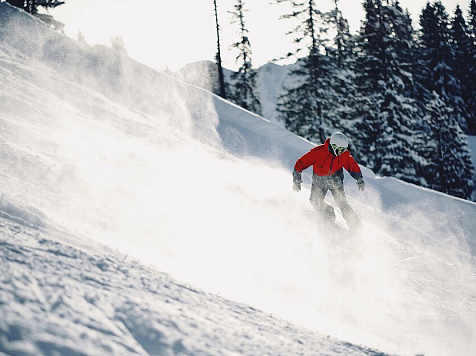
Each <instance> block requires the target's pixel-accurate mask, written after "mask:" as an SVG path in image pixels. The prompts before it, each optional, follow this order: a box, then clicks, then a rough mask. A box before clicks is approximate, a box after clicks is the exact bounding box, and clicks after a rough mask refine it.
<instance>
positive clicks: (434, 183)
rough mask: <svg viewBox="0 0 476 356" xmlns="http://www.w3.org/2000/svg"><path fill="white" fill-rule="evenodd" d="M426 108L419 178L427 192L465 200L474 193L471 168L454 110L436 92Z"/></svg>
mask: <svg viewBox="0 0 476 356" xmlns="http://www.w3.org/2000/svg"><path fill="white" fill-rule="evenodd" d="M426 108H427V111H426V115H425V117H424V124H425V125H426V128H427V132H426V134H427V135H426V136H425V137H424V140H422V141H420V143H423V145H422V146H421V147H419V148H420V150H421V155H422V157H423V165H422V167H421V172H420V174H421V176H422V177H425V180H426V182H425V183H426V185H427V186H429V187H430V188H432V189H436V190H439V191H442V192H445V193H448V194H451V195H454V196H457V197H461V198H465V199H468V198H470V197H471V193H472V191H473V181H472V175H473V166H472V162H471V154H470V152H469V149H468V142H467V136H466V135H465V134H464V133H463V132H462V130H461V128H460V126H459V124H458V123H457V122H456V120H455V116H454V115H453V112H452V111H453V110H452V109H451V108H450V107H448V106H447V105H446V103H445V102H444V101H443V100H441V98H440V96H439V94H438V93H436V92H435V91H433V92H432V94H431V98H430V101H429V102H428V104H427V107H426Z"/></svg>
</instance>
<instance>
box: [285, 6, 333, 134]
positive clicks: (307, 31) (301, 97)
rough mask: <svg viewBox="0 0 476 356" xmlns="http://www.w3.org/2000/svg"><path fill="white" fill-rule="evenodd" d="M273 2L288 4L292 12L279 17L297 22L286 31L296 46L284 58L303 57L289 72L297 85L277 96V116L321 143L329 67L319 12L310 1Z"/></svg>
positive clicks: (326, 124)
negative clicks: (303, 54) (292, 36)
mask: <svg viewBox="0 0 476 356" xmlns="http://www.w3.org/2000/svg"><path fill="white" fill-rule="evenodd" d="M276 3H278V4H279V3H289V4H291V7H292V9H293V12H292V13H290V14H286V15H283V16H281V18H282V19H294V20H295V22H297V23H298V25H297V26H296V27H295V28H294V29H293V30H291V31H289V32H288V34H292V35H294V36H295V38H294V43H295V44H296V45H297V47H296V49H295V51H294V52H293V53H288V57H291V56H296V57H298V56H300V55H301V54H302V53H303V52H306V53H305V56H304V57H302V58H300V59H299V60H298V62H297V64H298V66H297V67H296V68H295V69H293V70H291V73H290V75H292V76H294V77H295V78H296V82H297V84H296V85H295V86H293V87H288V88H285V94H283V95H281V96H280V97H279V101H278V113H279V116H278V118H279V119H281V120H283V121H284V123H285V125H286V127H287V128H288V129H289V130H290V131H292V132H294V133H296V134H298V135H302V136H303V137H306V138H307V139H309V140H312V141H318V142H323V141H324V140H325V139H326V137H327V136H328V135H329V133H330V131H331V130H330V127H329V122H326V121H325V119H324V115H323V113H324V111H325V110H326V108H328V107H329V101H330V98H329V95H328V93H329V91H328V89H329V86H328V81H329V78H330V68H329V61H328V58H326V56H325V55H324V54H323V53H322V52H321V50H322V51H324V47H325V46H324V41H323V40H322V39H321V36H320V33H321V26H322V23H323V14H322V13H321V12H320V11H319V10H318V9H317V6H316V4H315V1H314V0H306V1H301V2H296V1H293V0H276Z"/></svg>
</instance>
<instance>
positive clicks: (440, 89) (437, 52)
mask: <svg viewBox="0 0 476 356" xmlns="http://www.w3.org/2000/svg"><path fill="white" fill-rule="evenodd" d="M420 27H421V36H420V44H421V46H422V49H421V50H422V58H421V60H422V61H423V64H424V66H423V72H422V79H423V80H424V83H423V85H424V87H425V88H427V89H428V91H429V92H432V91H436V93H438V95H440V98H441V100H443V102H445V104H446V105H448V106H449V107H450V108H451V109H453V115H455V118H456V122H458V124H459V125H460V126H461V127H462V128H463V130H466V128H467V123H466V119H465V116H466V115H465V110H464V102H463V100H462V98H461V82H460V80H459V79H458V77H457V76H456V74H455V71H454V68H455V65H456V64H455V52H454V47H453V46H452V44H451V32H450V27H449V16H448V13H447V12H446V10H445V8H444V6H443V4H442V3H441V2H440V1H435V3H434V4H430V3H427V5H426V7H425V8H424V9H423V11H422V14H421V16H420Z"/></svg>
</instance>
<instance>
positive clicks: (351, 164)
mask: <svg viewBox="0 0 476 356" xmlns="http://www.w3.org/2000/svg"><path fill="white" fill-rule="evenodd" d="M344 167H345V169H346V170H347V171H348V172H349V173H350V175H351V176H352V178H354V179H355V180H356V181H357V185H358V186H359V190H361V191H364V189H365V182H364V176H363V175H362V171H361V170H360V167H359V165H358V164H357V162H356V161H355V159H354V157H352V156H351V155H349V159H348V160H347V164H346V165H345V166H344Z"/></svg>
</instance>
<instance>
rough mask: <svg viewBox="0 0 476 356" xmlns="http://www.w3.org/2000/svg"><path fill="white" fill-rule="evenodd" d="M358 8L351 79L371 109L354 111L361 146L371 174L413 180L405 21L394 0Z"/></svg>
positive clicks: (408, 44)
mask: <svg viewBox="0 0 476 356" xmlns="http://www.w3.org/2000/svg"><path fill="white" fill-rule="evenodd" d="M364 8H365V10H366V19H365V21H364V24H363V28H362V31H361V35H360V37H359V41H358V49H359V51H358V54H359V56H358V58H357V69H356V72H357V77H356V78H357V84H358V91H359V93H360V95H361V97H360V98H359V101H361V102H362V104H366V106H370V107H373V108H375V109H374V110H373V112H372V114H371V115H369V113H366V112H365V111H361V110H359V111H356V114H357V115H363V116H362V117H361V118H360V119H361V120H360V121H361V122H362V125H361V130H363V131H364V134H363V137H362V142H361V145H362V148H361V149H362V150H363V152H364V156H366V157H367V158H366V159H365V161H366V164H367V165H368V166H370V167H371V168H373V169H374V171H375V172H376V173H379V174H382V175H392V176H396V177H398V178H402V179H405V180H407V181H415V167H416V162H415V160H414V151H413V149H412V132H413V130H414V122H413V118H414V115H415V113H416V111H417V105H416V103H415V100H414V98H413V97H412V95H413V91H414V89H413V81H412V76H411V65H412V64H411V62H410V60H411V58H412V55H411V50H412V33H413V29H412V27H411V20H410V19H409V17H408V14H406V13H404V12H403V11H402V9H401V8H400V6H399V4H398V2H392V3H391V4H389V5H383V4H382V2H381V1H380V0H366V1H365V3H364ZM357 105H359V103H357ZM359 106H360V105H359Z"/></svg>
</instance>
